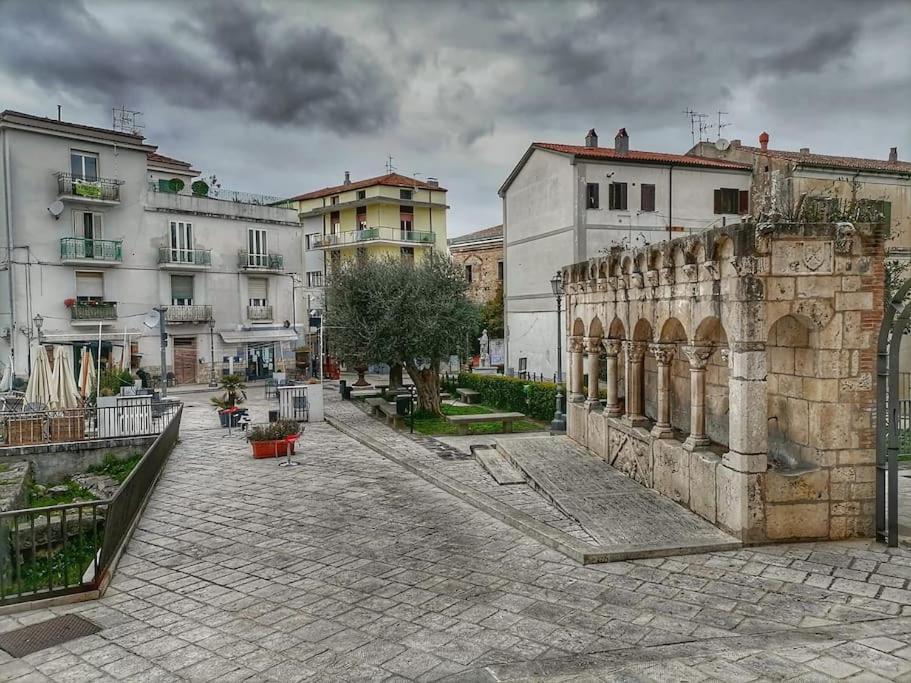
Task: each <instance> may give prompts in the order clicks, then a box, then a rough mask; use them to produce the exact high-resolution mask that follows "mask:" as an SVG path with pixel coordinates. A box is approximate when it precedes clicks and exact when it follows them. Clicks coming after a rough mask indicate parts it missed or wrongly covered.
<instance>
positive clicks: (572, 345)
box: [569, 337, 584, 353]
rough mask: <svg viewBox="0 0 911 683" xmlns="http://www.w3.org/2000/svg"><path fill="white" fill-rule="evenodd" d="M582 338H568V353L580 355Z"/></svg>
mask: <svg viewBox="0 0 911 683" xmlns="http://www.w3.org/2000/svg"><path fill="white" fill-rule="evenodd" d="M583 348H584V347H583V344H582V337H570V338H569V351H570V353H582V349H583Z"/></svg>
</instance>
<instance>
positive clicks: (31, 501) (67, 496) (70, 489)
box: [28, 479, 96, 508]
mask: <svg viewBox="0 0 911 683" xmlns="http://www.w3.org/2000/svg"><path fill="white" fill-rule="evenodd" d="M59 485H60V486H66V492H65V493H53V494H52V493H50V492H49V489H51V488H54V487H51V486H48V487H46V488H45V487H41V488H39V484H35V483H34V482H32V483H31V484H29V487H28V506H29V507H30V508H43V507H48V506H49V505H63V504H64V503H75V502H76V501H77V500H96V498H95V496H93V495H92V494H91V492H89V491H88V489H84V488H83V487H81V486H80V485H79V484H77V483H76V482H74V481H72V480H71V479H67V480H66V481H65V482H63V483H62V484H59Z"/></svg>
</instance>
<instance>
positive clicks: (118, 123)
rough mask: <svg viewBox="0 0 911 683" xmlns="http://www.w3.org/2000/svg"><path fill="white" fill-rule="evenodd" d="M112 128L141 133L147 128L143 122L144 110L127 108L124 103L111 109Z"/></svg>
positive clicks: (119, 130) (134, 133)
mask: <svg viewBox="0 0 911 683" xmlns="http://www.w3.org/2000/svg"><path fill="white" fill-rule="evenodd" d="M111 128H113V129H114V130H116V131H118V132H120V133H130V134H131V135H139V134H140V133H141V132H142V129H143V128H145V124H144V123H143V122H142V112H141V111H133V110H132V109H127V108H126V106H124V105H121V106H120V108H119V109H118V108H117V107H114V108H113V109H111Z"/></svg>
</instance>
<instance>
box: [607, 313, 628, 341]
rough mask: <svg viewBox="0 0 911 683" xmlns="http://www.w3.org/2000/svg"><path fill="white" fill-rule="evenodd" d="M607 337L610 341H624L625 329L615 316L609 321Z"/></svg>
mask: <svg viewBox="0 0 911 683" xmlns="http://www.w3.org/2000/svg"><path fill="white" fill-rule="evenodd" d="M607 336H608V337H609V338H610V339H626V328H625V327H624V325H623V321H622V320H620V318H617V317H616V316H615V317H614V319H613V320H611V323H610V327H608V328H607Z"/></svg>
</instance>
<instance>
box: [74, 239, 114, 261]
mask: <svg viewBox="0 0 911 683" xmlns="http://www.w3.org/2000/svg"><path fill="white" fill-rule="evenodd" d="M60 260H61V261H107V262H109V263H121V262H122V261H123V240H89V239H85V238H84V237H62V238H61V239H60Z"/></svg>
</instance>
